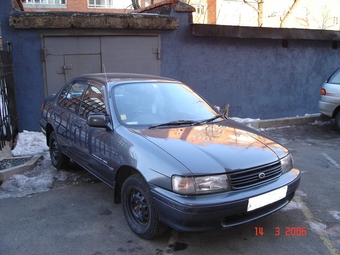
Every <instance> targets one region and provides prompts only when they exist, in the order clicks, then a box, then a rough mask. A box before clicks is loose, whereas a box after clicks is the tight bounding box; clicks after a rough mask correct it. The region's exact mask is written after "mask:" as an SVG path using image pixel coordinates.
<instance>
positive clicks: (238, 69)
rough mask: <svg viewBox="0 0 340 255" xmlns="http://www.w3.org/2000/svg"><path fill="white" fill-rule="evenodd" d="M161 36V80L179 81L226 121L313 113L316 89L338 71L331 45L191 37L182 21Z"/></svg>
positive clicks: (339, 52)
mask: <svg viewBox="0 0 340 255" xmlns="http://www.w3.org/2000/svg"><path fill="white" fill-rule="evenodd" d="M175 15H177V17H178V18H179V19H180V24H181V26H180V29H178V30H176V31H166V32H163V34H162V69H161V72H162V75H163V76H168V77H172V78H176V79H179V80H181V81H184V82H185V83H187V84H188V85H190V86H191V87H193V88H194V89H195V90H197V91H198V92H199V93H200V94H201V95H203V96H204V97H205V98H206V99H208V100H209V101H210V102H212V103H213V104H217V105H220V106H221V107H224V105H225V104H229V105H230V111H229V113H230V116H235V117H242V118H246V117H250V118H261V119H269V118H278V117H293V116H297V115H299V116H302V115H305V114H311V113H318V100H319V98H320V92H319V91H320V88H321V85H322V83H323V82H324V81H325V80H326V78H328V76H329V75H330V74H331V73H332V72H333V71H334V70H335V69H336V68H337V67H338V66H339V65H340V49H332V42H331V41H309V40H289V42H288V48H283V47H282V41H281V40H272V39H238V38H212V37H195V36H193V35H192V33H191V31H190V27H189V25H188V17H187V16H186V14H183V13H175Z"/></svg>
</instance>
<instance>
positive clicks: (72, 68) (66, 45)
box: [43, 35, 160, 95]
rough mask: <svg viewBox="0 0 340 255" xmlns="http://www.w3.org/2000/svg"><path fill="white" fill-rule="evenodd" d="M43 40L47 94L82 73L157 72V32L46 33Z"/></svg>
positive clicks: (158, 64)
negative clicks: (105, 33)
mask: <svg viewBox="0 0 340 255" xmlns="http://www.w3.org/2000/svg"><path fill="white" fill-rule="evenodd" d="M43 43H44V45H43V60H44V68H45V94H46V95H49V94H53V93H56V92H57V91H58V90H59V89H60V87H61V86H63V84H65V83H66V82H67V81H68V80H69V79H71V78H72V77H74V76H77V75H80V74H84V73H98V72H129V73H131V72H133V73H144V74H154V75H159V74H160V41H159V36H158V35H151V36H144V35H143V36H135V35H127V36H121V35H119V36H76V37H54V36H45V37H44V40H43Z"/></svg>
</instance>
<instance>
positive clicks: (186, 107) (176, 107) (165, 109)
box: [112, 83, 217, 126]
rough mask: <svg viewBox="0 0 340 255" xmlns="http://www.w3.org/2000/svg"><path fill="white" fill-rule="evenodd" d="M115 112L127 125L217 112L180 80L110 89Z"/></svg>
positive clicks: (209, 115)
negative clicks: (179, 81) (177, 81)
mask: <svg viewBox="0 0 340 255" xmlns="http://www.w3.org/2000/svg"><path fill="white" fill-rule="evenodd" d="M112 93H113V98H114V104H115V108H116V114H117V116H118V118H119V119H120V120H121V121H122V122H123V123H124V124H126V125H150V126H151V125H157V124H163V123H168V122H175V121H179V120H186V121H201V120H205V119H209V118H213V117H214V116H216V115H217V113H216V112H215V110H214V109H213V108H211V107H210V106H209V104H207V103H206V102H205V101H204V100H203V99H202V98H201V97H199V96H198V95H197V94H196V93H194V92H193V91H192V90H191V89H190V88H189V87H187V86H185V85H183V84H180V83H131V84H122V85H118V86H116V87H114V89H113V90H112Z"/></svg>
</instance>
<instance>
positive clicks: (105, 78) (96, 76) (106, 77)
mask: <svg viewBox="0 0 340 255" xmlns="http://www.w3.org/2000/svg"><path fill="white" fill-rule="evenodd" d="M76 79H86V80H94V81H98V82H101V83H103V84H108V83H125V82H131V81H134V82H145V81H154V82H155V81H157V82H169V81H175V82H178V81H176V80H174V79H170V78H166V77H161V76H156V75H149V74H138V73H90V74H83V75H79V76H77V77H74V78H73V79H72V80H76Z"/></svg>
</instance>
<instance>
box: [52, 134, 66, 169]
mask: <svg viewBox="0 0 340 255" xmlns="http://www.w3.org/2000/svg"><path fill="white" fill-rule="evenodd" d="M48 145H49V148H50V157H51V163H52V165H53V166H54V167H55V168H57V169H65V168H67V166H68V164H69V162H70V158H69V157H67V156H66V155H65V154H63V152H62V151H61V148H60V145H59V143H58V141H57V138H56V135H55V132H54V131H53V132H52V133H51V134H50V140H49V143H48Z"/></svg>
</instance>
